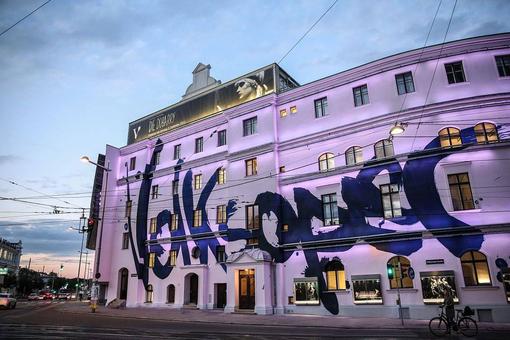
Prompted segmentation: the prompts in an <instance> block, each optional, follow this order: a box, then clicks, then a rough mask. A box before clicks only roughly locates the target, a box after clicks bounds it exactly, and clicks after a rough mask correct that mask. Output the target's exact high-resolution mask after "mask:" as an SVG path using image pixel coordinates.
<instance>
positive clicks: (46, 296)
mask: <svg viewBox="0 0 510 340" xmlns="http://www.w3.org/2000/svg"><path fill="white" fill-rule="evenodd" d="M41 297H42V300H53V294H52V293H51V292H40V293H39V300H41Z"/></svg>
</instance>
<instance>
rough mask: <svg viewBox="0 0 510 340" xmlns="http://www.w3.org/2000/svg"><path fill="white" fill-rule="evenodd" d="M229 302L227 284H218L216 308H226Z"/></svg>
mask: <svg viewBox="0 0 510 340" xmlns="http://www.w3.org/2000/svg"><path fill="white" fill-rule="evenodd" d="M226 304H227V284H226V283H218V284H216V308H225V305H226Z"/></svg>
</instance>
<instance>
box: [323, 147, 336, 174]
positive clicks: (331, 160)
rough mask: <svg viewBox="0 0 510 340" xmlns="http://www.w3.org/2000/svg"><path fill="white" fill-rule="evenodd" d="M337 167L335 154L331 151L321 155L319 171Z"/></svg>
mask: <svg viewBox="0 0 510 340" xmlns="http://www.w3.org/2000/svg"><path fill="white" fill-rule="evenodd" d="M334 169H335V155H333V154H332V153H331V152H326V153H323V154H322V155H320V156H319V171H330V170H334Z"/></svg>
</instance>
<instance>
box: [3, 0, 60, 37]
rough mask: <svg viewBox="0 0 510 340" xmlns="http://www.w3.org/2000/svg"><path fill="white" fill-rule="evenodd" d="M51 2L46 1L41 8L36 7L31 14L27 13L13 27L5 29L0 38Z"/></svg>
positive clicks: (49, 0)
mask: <svg viewBox="0 0 510 340" xmlns="http://www.w3.org/2000/svg"><path fill="white" fill-rule="evenodd" d="M50 2H51V0H48V1H46V2H45V3H43V4H42V5H41V6H39V7H37V8H36V9H34V10H33V11H32V12H30V13H28V14H27V15H25V16H24V17H23V18H21V19H19V20H18V21H17V22H16V23H14V24H13V25H11V26H10V27H8V28H7V29H5V30H4V31H3V32H2V33H0V36H2V35H4V34H5V33H7V32H8V31H10V30H11V29H12V28H14V26H16V25H17V24H19V23H20V22H22V21H23V20H25V19H26V18H28V17H29V16H31V15H32V14H34V13H35V12H37V11H38V10H39V9H41V8H42V7H43V6H45V5H47V4H48V3H50Z"/></svg>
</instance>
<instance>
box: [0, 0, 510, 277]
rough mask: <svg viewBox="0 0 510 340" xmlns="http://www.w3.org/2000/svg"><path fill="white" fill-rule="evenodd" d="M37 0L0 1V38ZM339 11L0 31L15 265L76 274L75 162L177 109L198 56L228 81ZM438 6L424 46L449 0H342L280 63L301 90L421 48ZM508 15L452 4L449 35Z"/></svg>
mask: <svg viewBox="0 0 510 340" xmlns="http://www.w3.org/2000/svg"><path fill="white" fill-rule="evenodd" d="M45 1H46V0H23V1H20V0H0V32H3V31H4V30H5V29H7V28H8V27H10V26H11V25H13V24H14V23H16V22H17V21H18V20H20V19H21V18H23V17H24V16H25V15H27V14H28V13H30V12H31V11H33V10H34V9H35V8H37V7H38V6H40V5H41V4H43V3H44V2H45ZM333 3H334V0H324V1H322V0H314V1H311V0H310V1H281V0H279V1H262V0H259V1H250V0H245V1H163V0H162V1H135V0H131V1H128V0H125V1H121V0H110V1H78V0H76V1H66V0H53V1H51V2H50V3H48V4H47V5H45V6H44V7H42V8H41V9H40V10H38V11H37V12H35V13H34V14H33V15H31V16H29V17H28V18H27V19H26V20H24V21H22V22H20V23H19V24H18V25H16V26H15V27H13V28H12V29H11V30H9V31H7V32H6V33H4V34H2V35H0V128H1V144H0V197H2V199H0V237H2V238H5V239H7V240H9V241H18V240H22V241H23V257H22V266H26V265H27V264H28V261H29V259H30V258H31V259H32V261H31V268H33V269H37V270H42V268H43V266H45V269H46V271H50V270H55V271H58V268H59V266H60V264H61V263H62V264H64V271H63V274H64V275H65V276H68V277H74V276H76V273H77V264H78V257H79V253H78V251H79V249H80V242H81V236H80V235H79V234H78V232H76V231H70V230H68V227H70V226H74V227H78V225H79V223H80V220H79V217H80V214H81V212H80V210H79V209H78V208H80V207H84V208H87V207H89V204H90V194H91V187H92V181H93V175H94V170H95V169H94V167H93V166H92V165H90V164H89V165H86V164H83V163H81V162H80V161H79V158H80V156H82V155H89V156H90V157H91V158H93V159H95V158H96V157H97V154H98V153H104V151H105V145H106V144H110V145H114V146H116V147H121V146H124V145H126V141H127V133H128V124H129V122H131V121H133V120H135V119H138V118H140V117H143V116H145V115H147V114H150V113H152V112H154V111H156V110H159V109H161V108H164V107H166V106H169V105H171V104H173V103H175V102H177V101H179V100H180V98H181V96H182V95H183V94H184V92H185V90H186V88H187V86H188V85H189V84H190V83H191V80H192V75H191V72H192V71H193V69H194V68H195V66H196V65H197V63H199V62H202V63H204V64H210V65H211V66H212V69H211V76H213V77H214V78H216V79H219V80H221V81H222V82H227V81H229V80H231V79H234V78H236V77H238V76H240V75H243V74H245V73H248V72H250V71H252V70H255V69H257V68H260V67H263V66H265V65H268V64H270V63H273V62H278V61H279V60H280V59H281V58H282V57H283V56H284V55H285V54H286V52H288V51H289V49H290V48H291V47H292V46H293V45H294V44H295V43H296V42H297V41H298V39H299V38H300V37H301V36H302V35H303V34H304V33H305V32H306V30H307V29H309V28H310V27H311V26H312V24H313V23H314V22H315V21H316V20H317V19H318V18H319V17H320V16H321V15H322V14H323V13H324V12H325V11H326V10H327V9H328V8H329V7H330V6H331V5H332V4H333ZM440 3H441V6H440V8H439V12H438V15H437V18H436V20H435V23H434V26H433V28H432V32H431V35H430V38H429V40H428V43H427V45H433V44H438V43H441V42H442V41H443V38H444V34H445V30H446V27H447V24H448V21H449V17H450V14H451V12H452V9H453V7H454V4H455V0H443V1H442V2H441V1H439V0H426V1H408V0H402V1H397V0H395V1H386V0H381V1H345V0H340V1H338V2H337V3H336V4H335V5H334V7H333V8H332V9H331V10H330V11H329V12H328V13H327V14H326V15H325V16H324V17H323V19H322V20H321V21H320V22H319V23H318V24H317V25H316V26H315V27H314V28H313V29H312V30H311V31H310V33H309V34H308V35H307V36H306V37H305V38H304V39H303V40H302V41H301V42H300V43H299V44H298V45H297V47H296V48H295V49H294V50H293V51H292V52H291V53H290V54H289V55H288V56H287V57H286V58H285V59H284V60H283V61H282V62H281V63H280V66H281V67H282V68H283V69H285V70H286V71H287V72H288V73H289V74H290V75H292V76H293V77H294V78H295V79H296V80H297V81H298V82H299V83H301V84H305V83H308V82H311V81H314V80H317V79H320V78H323V77H326V76H328V75H331V74H334V73H337V72H341V71H343V70H346V69H349V68H352V67H356V66H359V65H362V64H364V63H367V62H370V61H373V60H376V59H379V58H382V57H386V56H389V55H392V54H395V53H400V52H404V51H407V50H411V49H417V48H421V47H423V45H424V43H425V39H426V37H427V33H428V30H429V27H430V25H431V23H432V19H433V18H434V14H435V12H436V10H437V8H438V5H439V4H440ZM509 18H510V4H509V3H508V1H507V0H502V1H495V0H494V1H476V0H458V1H457V5H456V8H455V11H454V15H453V19H452V23H451V27H450V31H449V33H448V35H447V37H446V40H447V41H452V40H457V39H463V38H468V37H474V36H479V35H486V34H495V33H502V32H508V31H510V20H509ZM12 182H14V183H15V184H13V183H12ZM4 198H8V199H4ZM12 198H15V199H18V200H24V201H26V202H23V203H22V202H13V201H12ZM27 202H28V203H27ZM30 202H31V203H30ZM34 203H35V204H34ZM55 207H57V209H58V210H60V211H62V212H63V213H62V214H58V215H56V214H53V213H52V212H53V211H54V210H55ZM86 213H87V214H88V212H86ZM92 253H93V252H91V254H89V261H91V262H92V259H91V257H92ZM82 276H83V274H82Z"/></svg>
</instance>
